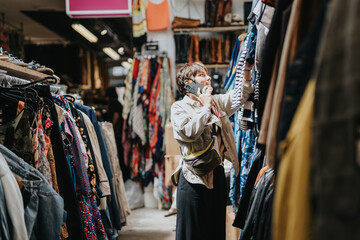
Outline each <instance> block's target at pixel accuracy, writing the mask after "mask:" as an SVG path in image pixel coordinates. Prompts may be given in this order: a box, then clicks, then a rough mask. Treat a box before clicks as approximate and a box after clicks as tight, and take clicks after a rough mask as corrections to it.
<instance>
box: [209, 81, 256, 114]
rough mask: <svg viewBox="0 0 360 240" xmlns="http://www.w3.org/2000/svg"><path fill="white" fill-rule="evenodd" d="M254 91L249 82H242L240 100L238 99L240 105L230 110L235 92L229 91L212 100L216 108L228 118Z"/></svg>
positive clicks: (215, 96)
mask: <svg viewBox="0 0 360 240" xmlns="http://www.w3.org/2000/svg"><path fill="white" fill-rule="evenodd" d="M254 90H255V87H254V86H253V85H252V83H251V81H244V84H243V89H242V98H241V99H240V104H239V105H238V106H237V107H236V108H231V105H232V99H233V96H234V94H235V90H230V91H229V92H227V93H225V94H217V95H214V96H213V98H214V100H216V103H217V106H218V107H219V108H221V109H222V111H224V112H226V115H228V116H229V117H230V116H231V115H233V114H234V113H235V112H236V111H237V110H238V109H239V108H240V107H241V106H242V105H243V104H244V103H245V102H246V101H247V100H248V98H249V97H250V94H252V93H253V92H254Z"/></svg>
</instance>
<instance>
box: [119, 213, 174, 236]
mask: <svg viewBox="0 0 360 240" xmlns="http://www.w3.org/2000/svg"><path fill="white" fill-rule="evenodd" d="M166 212H167V211H164V210H158V209H149V208H140V209H135V210H132V211H131V214H130V215H129V216H128V217H127V221H128V223H127V225H126V226H124V227H123V228H122V230H121V231H120V232H119V237H118V240H122V239H124V240H148V239H149V240H150V239H151V240H174V239H175V222H176V215H173V216H170V217H164V215H165V214H166Z"/></svg>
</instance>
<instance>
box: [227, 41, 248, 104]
mask: <svg viewBox="0 0 360 240" xmlns="http://www.w3.org/2000/svg"><path fill="white" fill-rule="evenodd" d="M248 41H249V37H246V40H245V42H244V49H243V51H242V53H241V55H240V61H239V63H238V65H237V66H236V80H235V94H234V97H233V102H232V106H231V109H235V108H237V107H238V106H239V105H240V102H241V98H242V97H243V94H242V88H243V82H244V70H245V57H246V54H247V44H248Z"/></svg>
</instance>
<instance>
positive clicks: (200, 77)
mask: <svg viewBox="0 0 360 240" xmlns="http://www.w3.org/2000/svg"><path fill="white" fill-rule="evenodd" d="M195 81H196V82H198V83H200V84H201V85H204V86H211V77H210V76H209V75H207V72H206V71H205V69H202V70H201V71H200V72H199V73H198V74H197V75H196V76H195Z"/></svg>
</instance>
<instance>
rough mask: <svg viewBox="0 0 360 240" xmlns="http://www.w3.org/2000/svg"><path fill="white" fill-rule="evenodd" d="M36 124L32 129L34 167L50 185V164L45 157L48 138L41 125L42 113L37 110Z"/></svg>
mask: <svg viewBox="0 0 360 240" xmlns="http://www.w3.org/2000/svg"><path fill="white" fill-rule="evenodd" d="M36 118H37V125H36V129H34V131H33V144H34V159H35V161H34V167H35V168H36V169H37V170H39V172H41V173H42V175H44V177H45V179H46V180H47V181H48V182H49V183H50V185H52V184H53V183H52V175H51V169H50V164H49V161H48V159H47V157H46V156H47V152H48V150H49V144H50V139H49V138H48V137H46V135H45V133H44V128H43V126H42V115H41V112H40V111H39V112H38V114H37V117H36Z"/></svg>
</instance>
